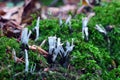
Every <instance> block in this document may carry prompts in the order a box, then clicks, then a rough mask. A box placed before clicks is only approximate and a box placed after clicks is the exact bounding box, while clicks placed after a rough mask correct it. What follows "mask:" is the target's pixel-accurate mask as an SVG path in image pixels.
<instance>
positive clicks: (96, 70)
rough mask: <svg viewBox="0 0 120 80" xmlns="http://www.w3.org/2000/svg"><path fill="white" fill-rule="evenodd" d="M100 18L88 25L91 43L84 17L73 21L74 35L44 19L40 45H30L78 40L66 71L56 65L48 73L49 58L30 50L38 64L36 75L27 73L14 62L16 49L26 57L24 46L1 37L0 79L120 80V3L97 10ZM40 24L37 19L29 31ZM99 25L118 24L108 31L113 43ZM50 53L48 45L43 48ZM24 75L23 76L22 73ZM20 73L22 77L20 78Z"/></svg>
mask: <svg viewBox="0 0 120 80" xmlns="http://www.w3.org/2000/svg"><path fill="white" fill-rule="evenodd" d="M94 11H95V12H96V15H95V16H94V17H93V18H91V20H90V21H89V23H88V27H89V34H90V35H89V41H88V42H85V41H84V40H83V39H82V32H81V31H82V30H81V29H82V22H81V21H82V17H83V15H81V14H80V15H77V16H76V18H74V19H72V29H73V33H70V32H69V30H68V27H67V26H63V27H62V28H60V26H59V24H58V23H59V22H58V20H41V21H40V37H39V39H38V41H37V42H34V41H32V40H30V42H29V44H36V45H40V43H41V42H42V41H43V40H44V39H47V38H48V37H49V36H54V35H56V36H57V37H60V38H61V39H62V42H66V41H67V40H69V41H71V39H72V38H75V42H74V44H75V48H74V50H73V51H72V53H71V54H70V68H69V69H68V68H63V67H61V66H60V65H59V64H55V70H51V71H48V72H44V71H43V70H44V68H47V67H50V66H51V65H53V64H48V63H47V61H46V59H45V58H44V57H43V56H42V55H40V54H38V53H37V52H33V51H31V50H29V61H30V66H31V65H32V64H36V70H35V74H31V73H25V72H23V71H24V67H25V64H24V63H15V62H14V60H13V59H12V54H11V52H12V49H13V48H14V49H15V50H16V53H17V56H18V57H21V56H23V57H24V52H22V51H21V49H20V44H19V43H18V42H17V41H16V40H15V39H14V38H12V39H10V38H7V37H1V38H0V79H1V80H7V79H16V80H21V79H27V80H30V79H31V80H33V79H43V78H47V79H48V80H56V79H58V80H67V79H72V80H76V79H78V80H86V79H87V80H119V79H120V24H119V22H120V14H119V12H120V2H111V3H109V4H107V3H105V4H104V5H102V6H98V7H95V8H94ZM35 24H36V19H35V20H34V21H33V22H32V25H31V26H28V27H29V29H32V28H33V27H34V26H35ZM96 24H102V25H103V26H104V27H106V26H108V25H114V29H113V30H112V31H110V32H108V37H109V39H110V44H109V43H108V41H107V40H106V38H105V36H104V35H103V34H101V33H99V32H98V31H97V30H96V29H95V25H96ZM42 48H43V49H45V50H47V51H48V42H46V44H45V45H44V46H43V47H42ZM18 73H20V74H18ZM16 74H18V75H16Z"/></svg>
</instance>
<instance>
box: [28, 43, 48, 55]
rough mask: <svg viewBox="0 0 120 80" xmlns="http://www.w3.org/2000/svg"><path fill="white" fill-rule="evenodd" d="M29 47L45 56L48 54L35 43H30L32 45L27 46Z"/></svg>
mask: <svg viewBox="0 0 120 80" xmlns="http://www.w3.org/2000/svg"><path fill="white" fill-rule="evenodd" d="M29 49H31V50H33V51H37V50H38V52H39V53H41V54H43V55H44V56H45V57H46V56H47V55H48V52H47V51H45V50H44V49H42V48H41V47H38V46H36V45H32V46H29Z"/></svg>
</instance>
